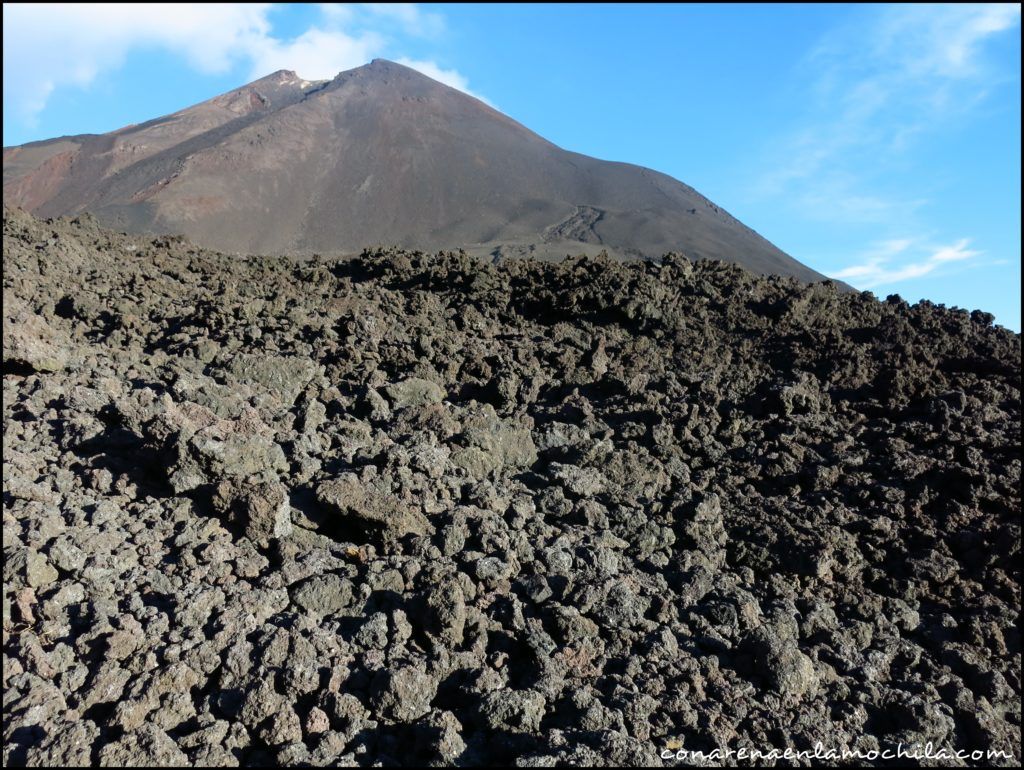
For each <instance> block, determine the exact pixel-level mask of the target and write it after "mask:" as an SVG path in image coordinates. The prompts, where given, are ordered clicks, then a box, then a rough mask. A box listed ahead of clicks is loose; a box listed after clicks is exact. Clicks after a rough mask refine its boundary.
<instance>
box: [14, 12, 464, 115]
mask: <svg viewBox="0 0 1024 770" xmlns="http://www.w3.org/2000/svg"><path fill="white" fill-rule="evenodd" d="M273 10H274V6H273V4H270V3H209V4H207V3H167V4H160V3H153V4H149V3H147V4H141V3H123V4H122V3H119V4H113V3H109V4H107V3H95V4H73V3H69V4H43V3H38V4H36V3H33V4H19V3H5V4H4V7H3V22H4V24H3V27H4V34H3V46H4V78H3V83H4V92H5V106H7V105H10V106H11V107H12V108H13V109H14V110H15V112H16V114H17V115H19V117H20V118H21V119H22V120H23V121H24V122H25V123H26V124H31V122H32V121H33V120H34V118H35V116H37V115H38V113H39V112H40V111H42V110H43V109H44V107H45V106H46V103H47V101H48V100H49V98H50V96H51V94H52V93H53V91H54V90H55V89H56V88H60V87H63V86H73V87H82V88H84V87H88V86H89V85H90V84H92V83H93V82H95V81H96V80H97V79H98V78H100V77H102V76H104V75H105V74H109V73H111V72H113V71H116V70H117V69H118V68H119V67H121V66H122V65H123V64H124V62H125V59H126V58H127V56H128V55H129V54H130V53H131V52H132V51H136V50H143V49H163V50H168V51H171V52H173V53H176V54H178V55H180V56H181V57H182V59H183V60H184V62H185V63H186V64H187V65H188V66H190V67H192V68H193V69H195V70H197V71H200V72H205V73H211V74H218V73H219V74H223V73H225V72H228V71H232V70H233V68H235V67H237V66H239V65H242V66H248V68H249V71H250V75H251V77H253V78H256V77H260V76H262V75H266V74H269V73H270V72H273V71H275V70H278V69H293V70H295V71H296V72H297V73H298V74H299V75H301V76H302V77H304V78H307V79H309V80H320V79H325V78H331V77H334V76H335V75H336V74H337V73H338V72H341V71H343V70H346V69H351V68H352V67H357V66H359V65H361V64H365V63H366V62H367V61H369V60H370V59H372V58H374V57H378V56H390V57H392V58H400V57H401V54H402V53H403V51H402V40H403V38H404V39H411V38H416V39H417V40H419V41H420V42H421V43H422V42H423V40H424V39H426V40H429V39H431V38H433V37H436V36H439V35H441V34H442V33H443V31H444V19H443V17H442V16H441V15H440V14H438V13H435V12H433V11H428V10H424V9H423V8H422V7H421V6H419V5H417V4H415V3H399V4H394V5H391V4H378V3H360V4H344V3H324V4H321V5H320V6H319V18H318V20H317V21H316V22H315V23H314V24H311V25H310V26H309V27H308V28H307V29H305V30H303V31H302V32H301V33H300V34H297V35H295V36H292V37H283V36H281V35H279V34H277V33H276V32H275V30H274V27H273V24H272V21H271V19H272V15H271V12H272V11H273ZM405 62H406V63H407V64H408V66H412V67H414V68H416V69H419V70H421V71H423V72H424V74H427V75H430V76H432V77H434V76H438V75H440V76H441V77H439V79H441V80H442V81H443V82H445V83H446V84H448V85H451V86H453V87H455V88H459V89H461V90H464V91H467V92H469V86H468V81H467V79H466V78H465V76H463V75H462V74H460V73H458V72H456V71H454V70H452V69H450V68H444V67H442V66H440V65H439V64H437V63H436V62H434V61H431V60H429V59H424V58H422V57H419V58H416V59H405ZM474 95H475V94H474Z"/></svg>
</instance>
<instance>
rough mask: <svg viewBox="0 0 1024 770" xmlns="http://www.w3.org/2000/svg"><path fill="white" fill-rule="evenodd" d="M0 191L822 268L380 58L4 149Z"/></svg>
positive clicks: (646, 173) (174, 221) (270, 221)
mask: <svg viewBox="0 0 1024 770" xmlns="http://www.w3.org/2000/svg"><path fill="white" fill-rule="evenodd" d="M580 117H581V119H587V117H586V116H585V115H581V116H580ZM4 202H5V203H6V204H9V205H17V206H21V207H23V208H25V209H27V210H29V211H31V212H32V213H35V214H37V215H40V216H57V215H65V214H76V213H80V212H83V211H89V212H91V213H94V214H95V215H96V216H97V217H98V218H99V220H100V221H101V222H103V223H105V224H107V225H110V226H114V227H117V228H118V229H123V230H128V231H130V232H153V233H157V232H177V233H182V234H185V235H187V236H188V237H190V238H191V239H192V240H194V241H196V242H198V243H200V244H202V245H205V246H208V247H212V248H216V249H220V250H223V251H231V252H249V253H263V254H268V253H293V254H295V253H311V252H320V253H344V252H353V251H359V250H361V249H363V248H364V247H366V246H372V245H378V244H393V245H398V246H402V247H407V248H419V249H441V248H445V249H451V248H460V247H462V248H465V249H466V250H467V251H469V252H470V253H473V254H476V255H478V256H486V257H488V258H495V257H510V256H512V257H514V256H534V257H538V258H542V259H549V258H561V257H564V256H565V255H566V254H567V253H573V254H579V253H586V254H591V255H594V254H597V253H598V252H600V251H602V250H604V251H608V252H609V254H611V255H612V256H617V257H621V258H639V257H660V256H662V255H663V254H665V253H667V252H670V251H681V252H684V253H686V254H687V255H689V256H691V257H695V258H711V259H724V260H726V261H730V262H735V263H738V264H741V265H743V266H745V267H748V268H750V269H751V270H753V271H755V272H759V273H767V274H777V275H790V276H795V277H797V278H800V279H802V280H806V281H813V280H820V279H821V278H822V276H821V275H819V274H818V273H815V272H814V271H813V270H810V269H809V268H807V267H805V266H803V265H801V264H800V263H799V262H797V261H795V260H794V259H792V258H791V257H789V256H788V255H786V254H785V253H783V252H782V251H780V250H779V249H778V248H776V247H775V246H773V245H772V244H771V243H769V242H768V241H766V240H765V239H764V238H762V237H761V236H760V235H758V234H757V233H755V232H754V231H752V230H750V229H749V228H748V227H746V226H744V225H743V224H742V223H740V222H738V221H737V220H736V219H734V218H733V217H731V216H730V215H729V214H728V213H726V212H725V211H724V210H722V209H721V208H719V207H718V206H716V205H715V204H713V203H712V202H711V201H709V200H707V199H706V198H704V197H703V196H702V195H700V194H699V193H698V192H697V191H695V190H693V189H692V188H690V187H688V186H686V185H685V184H682V183H681V182H678V181H676V180H674V179H672V178H670V177H668V176H665V175H664V174H659V173H657V172H655V171H651V170H650V169H645V168H640V167H638V166H632V165H628V164H625V163H612V162H608V161H601V160H596V159H594V158H589V157H587V156H584V155H579V154H577V153H573V152H568V151H566V150H563V149H561V148H559V147H556V146H555V145H553V144H551V143H550V142H548V141H547V140H545V139H543V138H542V137H540V136H538V135H537V134H535V133H533V132H532V131H530V130H529V129H527V128H526V127H524V126H522V125H520V124H519V123H517V122H515V121H514V120H512V119H511V118H509V117H507V116H506V115H502V114H501V113H499V112H497V111H495V110H494V109H492V108H491V107H489V106H487V105H486V104H484V103H483V102H480V101H478V100H477V99H474V98H472V97H470V96H467V95H466V94H464V93H461V92H459V91H456V90H454V89H451V88H449V87H447V86H444V85H442V84H441V83H438V82H436V81H434V80H431V79H430V78H428V77H426V76H424V75H421V74H419V73H418V72H416V71H414V70H411V69H409V68H407V67H403V66H401V65H398V64H394V63H392V62H387V61H382V60H376V61H374V62H372V63H370V64H368V65H366V66H363V67H359V68H357V69H354V70H349V71H347V72H342V73H341V74H339V75H338V76H337V77H336V78H334V79H333V80H330V81H320V82H309V81H304V80H302V79H301V78H299V77H298V76H297V75H296V74H295V73H294V72H290V71H285V70H282V71H280V72H276V73H274V74H272V75H269V76H267V77H265V78H262V79H260V80H257V81H255V82H253V83H250V84H249V85H246V86H243V87H242V88H239V89H236V90H234V91H231V92H228V93H226V94H223V95H221V96H218V97H215V98H214V99H211V100H209V101H206V102H203V103H202V104H198V105H195V106H193V107H190V108H188V109H185V110H181V111H180V112H176V113H174V114H172V115H168V116H165V117H162V118H157V119H155V120H151V121H148V122H146V123H142V124H140V125H136V126H128V127H126V128H123V129H121V130H119V131H115V132H113V133H110V134H104V135H102V136H95V135H86V136H77V137H65V138H62V139H56V140H50V141H47V142H37V143H34V144H31V145H25V146H23V147H16V148H10V149H5V151H4Z"/></svg>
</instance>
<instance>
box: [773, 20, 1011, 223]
mask: <svg viewBox="0 0 1024 770" xmlns="http://www.w3.org/2000/svg"><path fill="white" fill-rule="evenodd" d="M863 14H864V15H866V18H864V17H863V16H858V18H861V19H862V20H861V21H860V22H859V23H854V24H850V25H847V26H845V27H843V28H841V29H837V30H834V31H833V32H832V33H831V34H829V35H827V36H826V37H825V38H824V39H823V40H822V41H821V42H820V43H819V45H818V46H817V47H816V48H815V49H814V50H813V51H812V52H811V54H810V55H809V56H808V57H807V59H806V61H805V63H804V69H805V74H806V77H807V82H806V84H805V85H806V87H807V91H808V94H809V95H810V96H811V98H810V99H809V100H808V104H807V108H806V112H805V114H803V115H801V116H800V117H799V122H800V126H801V127H800V129H799V130H797V131H795V132H794V133H792V134H790V135H789V136H784V137H782V138H781V139H779V140H777V141H776V142H775V143H774V146H773V148H772V151H771V152H770V156H771V157H770V160H769V166H768V168H767V169H766V170H765V171H764V172H763V174H762V175H761V178H760V182H759V184H758V185H757V189H758V190H759V192H760V193H761V194H762V195H766V196H786V197H787V198H789V199H790V200H793V201H794V202H796V203H797V204H801V205H804V206H806V205H807V204H813V203H814V202H815V201H819V202H820V201H827V205H824V206H822V207H821V208H820V210H819V212H818V216H817V217H816V218H834V219H835V220H836V221H854V220H855V219H856V217H857V212H858V211H860V212H861V218H860V221H862V222H878V221H882V220H884V219H888V220H889V221H890V222H898V221H900V220H901V218H902V217H903V216H905V214H906V212H907V210H909V209H913V208H916V207H917V206H919V205H920V204H921V202H922V201H920V200H919V199H918V200H900V199H899V198H898V197H893V196H892V194H891V193H889V194H887V195H881V194H879V193H878V187H879V185H878V184H877V177H879V176H880V175H884V174H885V172H886V169H887V168H891V167H892V166H893V165H894V164H896V163H898V162H900V160H901V158H902V157H903V156H904V155H905V153H906V152H907V150H908V149H910V148H912V147H913V146H914V145H915V143H916V142H918V141H919V140H920V139H921V137H922V136H924V135H926V134H927V133H929V132H935V131H941V130H943V128H944V127H945V126H947V125H949V124H950V123H951V122H952V121H954V120H956V119H958V118H960V117H961V116H963V115H967V114H969V112H970V110H971V109H973V108H974V107H975V106H976V105H977V104H978V103H979V101H981V100H982V99H984V97H985V95H986V94H987V93H988V92H989V91H990V89H991V88H992V87H993V86H994V85H995V84H998V83H999V77H1000V75H999V74H998V71H997V70H996V69H995V68H993V67H991V66H990V62H989V61H988V58H987V54H988V51H987V50H986V49H987V45H988V44H989V43H990V42H991V41H992V39H993V38H994V36H996V35H998V34H999V33H1003V32H1006V31H1007V30H1009V29H1012V28H1014V27H1016V26H1018V25H1019V24H1020V6H1017V5H1003V4H973V5H972V4H958V5H935V6H922V5H913V6H905V5H901V6H884V7H880V6H870V7H868V8H867V9H866V10H864V11H863ZM865 203H868V204H869V205H864V204H865Z"/></svg>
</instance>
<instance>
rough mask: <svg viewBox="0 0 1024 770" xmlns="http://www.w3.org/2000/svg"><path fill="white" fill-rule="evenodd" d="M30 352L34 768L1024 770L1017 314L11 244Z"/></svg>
mask: <svg viewBox="0 0 1024 770" xmlns="http://www.w3.org/2000/svg"><path fill="white" fill-rule="evenodd" d="M3 336H4V378H3V384H4V401H3V403H4V518H3V550H4V562H3V569H4V591H3V644H4V659H3V682H4V712H3V713H4V716H3V730H4V743H3V759H4V764H5V765H7V766H20V765H34V766H38V765H51V766H53V765H69V766H70V765H85V764H103V765H122V766H123V765H137V766H138V765H141V766H177V765H205V766H209V765H217V766H223V765H226V766H239V765H265V764H277V765H306V766H326V765H337V766H369V765H374V764H381V765H433V766H440V765H445V764H459V765H492V764H506V763H507V764H512V765H516V766H553V765H556V764H557V765H569V764H594V765H623V764H625V765H634V766H640V765H653V766H659V765H663V764H665V765H673V764H677V761H676V759H675V758H674V757H675V752H676V750H678V749H679V748H681V747H682V748H685V749H687V750H703V751H712V750H714V749H716V748H722V749H724V748H733V749H737V748H740V747H747V748H760V749H764V750H767V749H770V748H776V749H779V750H784V749H786V748H791V749H794V750H813V748H814V746H815V744H816V743H819V742H820V743H822V744H823V745H824V747H825V748H827V749H834V750H836V751H842V750H844V749H847V750H848V749H860V750H862V751H869V750H871V749H875V750H881V749H887V748H889V749H895V747H896V745H897V744H898V743H900V742H902V743H903V744H904V746H907V745H909V744H921V745H923V744H925V743H927V742H931V743H932V744H933V746H934V747H935V748H936V749H939V748H945V749H948V750H961V751H967V752H970V751H976V750H978V751H985V750H990V749H991V750H1001V751H1004V752H1007V754H1006V756H1007V757H1009V758H1008V759H1007V758H1002V759H1000V758H999V757H996V758H994V759H993V758H986V759H981V760H979V759H971V758H970V757H968V758H967V759H965V760H963V761H952V762H940V764H968V765H987V764H991V763H993V762H994V763H996V764H1001V765H1005V766H1012V765H1014V764H1016V763H1017V761H1019V758H1020V715H1021V706H1020V703H1021V666H1020V631H1019V626H1018V623H1019V619H1020V571H1019V570H1020V566H1019V564H1020V553H1019V552H1020V536H1021V532H1020V518H1019V514H1020V475H1021V446H1020V434H1019V431H1020V427H1021V425H1020V420H1021V409H1020V406H1021V402H1020V377H1021V357H1020V336H1019V335H1018V334H1015V333H1012V332H1010V331H1008V330H1006V329H1003V328H1001V327H996V326H993V324H992V317H991V316H989V315H987V314H985V313H981V312H977V311H975V312H973V313H968V312H965V311H962V310H957V309H949V308H945V307H941V306H935V305H932V304H930V303H927V302H922V303H919V304H917V305H914V306H909V305H907V303H905V302H903V301H902V300H900V299H899V298H898V297H889V298H887V299H885V300H883V301H879V300H878V299H876V298H875V297H874V296H872V295H869V294H867V293H864V294H857V293H850V292H844V291H840V290H839V289H838V288H837V287H835V286H832V285H829V284H818V285H804V284H800V283H798V282H797V281H795V280H793V279H783V278H761V277H756V276H754V275H752V274H749V273H747V272H745V271H743V270H742V269H740V268H737V267H733V266H730V265H727V264H725V263H718V262H697V263H691V262H690V261H689V260H687V259H686V258H684V257H682V256H679V255H669V256H666V257H665V258H664V260H662V261H661V262H660V263H653V262H638V263H632V264H621V263H617V262H613V261H610V260H605V259H603V258H577V259H569V260H567V261H565V262H564V263H561V264H543V263H537V262H532V261H509V262H504V263H500V264H491V263H486V262H482V261H477V260H475V259H471V258H469V257H467V256H466V255H464V254H459V253H442V254H437V255H429V254H421V253H404V252H400V251H390V250H378V251H370V252H366V253H364V254H363V255H361V256H360V257H357V258H353V259H349V260H329V259H321V258H314V259H312V260H310V261H305V262H296V261H294V260H289V259H284V258H281V259H273V258H241V257H228V256H224V255H220V254H216V253H212V252H207V251H204V250H201V249H198V248H196V247H193V246H192V245H190V244H189V243H187V242H185V241H183V240H181V239H178V238H142V237H139V236H127V235H124V234H116V233H110V232H106V231H104V230H101V229H100V228H98V227H97V226H96V224H95V223H94V222H93V221H92V220H91V219H90V218H89V217H87V216H83V217H81V218H78V219H74V220H48V221H40V220H35V219H33V218H32V217H30V216H28V215H26V214H24V213H23V212H20V211H5V215H4V335H3ZM732 763H735V760H732ZM798 764H810V763H809V762H808V761H803V762H798ZM848 764H864V762H858V761H850V762H849V763H848ZM869 764H870V763H869ZM876 764H884V762H882V761H881V760H879V761H878V762H876Z"/></svg>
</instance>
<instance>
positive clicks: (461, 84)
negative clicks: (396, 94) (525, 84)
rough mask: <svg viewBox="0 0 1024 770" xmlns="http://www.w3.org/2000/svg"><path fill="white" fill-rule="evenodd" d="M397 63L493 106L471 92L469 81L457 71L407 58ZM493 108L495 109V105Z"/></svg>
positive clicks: (398, 60)
mask: <svg viewBox="0 0 1024 770" xmlns="http://www.w3.org/2000/svg"><path fill="white" fill-rule="evenodd" d="M396 61H397V62H398V63H399V64H403V65H405V66H406V67H409V68H411V69H414V70H416V71H417V72H421V73H423V74H424V75H426V76H427V77H428V78H433V79H434V80H436V81H438V82H439V83H444V84H445V85H446V86H451V87H452V88H456V89H458V90H459V91H463V92H464V93H467V94H469V95H470V96H472V97H474V98H475V99H479V100H480V101H482V102H483V103H484V104H491V103H490V102H489V101H488V100H487V99H486V98H484V97H483V96H481V95H480V94H477V93H473V91H471V90H470V88H469V81H468V80H466V78H465V76H463V75H460V74H459V73H458V72H456V71H455V70H447V69H442V68H441V67H439V66H437V65H436V64H434V62H430V61H417V60H414V59H406V58H405V57H402V58H400V59H397V60H396ZM491 106H492V107H493V106H494V105H491Z"/></svg>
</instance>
